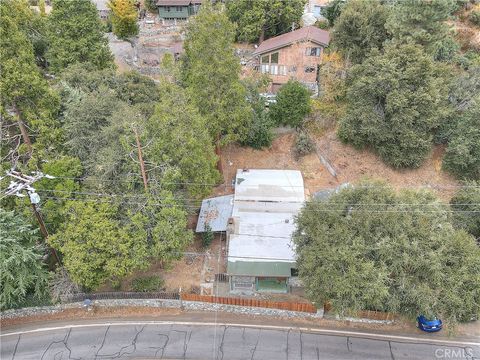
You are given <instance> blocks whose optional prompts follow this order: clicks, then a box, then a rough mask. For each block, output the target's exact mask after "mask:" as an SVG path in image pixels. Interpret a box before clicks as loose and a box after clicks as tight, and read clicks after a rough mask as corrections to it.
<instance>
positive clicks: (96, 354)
mask: <svg viewBox="0 0 480 360" xmlns="http://www.w3.org/2000/svg"><path fill="white" fill-rule="evenodd" d="M108 330H110V325H108V326H107V329H106V330H105V333H104V334H103V340H102V344H101V345H100V347H99V348H98V350H97V352H96V353H95V359H96V358H97V357H98V353H99V352H100V350H102V348H103V345H105V339H106V338H107V333H108Z"/></svg>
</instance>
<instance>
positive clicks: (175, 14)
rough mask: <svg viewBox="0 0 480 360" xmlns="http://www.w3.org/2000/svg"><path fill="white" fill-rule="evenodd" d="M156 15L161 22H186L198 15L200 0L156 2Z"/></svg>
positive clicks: (159, 0) (161, 0) (160, 0)
mask: <svg viewBox="0 0 480 360" xmlns="http://www.w3.org/2000/svg"><path fill="white" fill-rule="evenodd" d="M156 4H157V8H158V15H159V17H160V19H163V20H175V21H176V20H187V19H188V18H189V17H190V16H192V15H195V14H196V13H198V10H199V9H200V5H201V4H202V0H158V1H157V3H156Z"/></svg>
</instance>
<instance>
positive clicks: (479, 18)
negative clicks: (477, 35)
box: [468, 10, 480, 26]
mask: <svg viewBox="0 0 480 360" xmlns="http://www.w3.org/2000/svg"><path fill="white" fill-rule="evenodd" d="M468 20H470V22H471V23H472V24H473V25H475V26H480V10H474V11H472V12H471V13H470V15H468Z"/></svg>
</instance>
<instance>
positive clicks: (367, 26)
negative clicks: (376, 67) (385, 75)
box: [333, 0, 389, 63]
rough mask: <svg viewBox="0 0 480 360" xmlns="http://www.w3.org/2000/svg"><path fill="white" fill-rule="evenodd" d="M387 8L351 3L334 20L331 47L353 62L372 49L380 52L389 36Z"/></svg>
mask: <svg viewBox="0 0 480 360" xmlns="http://www.w3.org/2000/svg"><path fill="white" fill-rule="evenodd" d="M388 15H389V8H388V7H387V6H386V5H384V4H382V3H381V2H379V1H377V0H351V1H349V2H348V3H347V4H346V5H345V6H344V7H343V10H342V13H341V15H340V16H339V17H338V19H337V20H336V21H335V27H334V29H333V44H334V46H335V47H337V48H338V49H339V50H340V51H341V52H342V53H343V54H344V55H346V56H348V58H349V59H350V60H351V61H352V62H354V63H361V62H362V61H363V60H364V59H365V58H366V57H367V55H368V54H369V53H370V51H371V50H372V49H374V48H375V49H379V50H380V49H382V48H383V43H384V42H385V40H387V39H389V34H388V32H387V29H386V28H385V23H386V22H387V18H388Z"/></svg>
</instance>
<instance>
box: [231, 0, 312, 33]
mask: <svg viewBox="0 0 480 360" xmlns="http://www.w3.org/2000/svg"><path fill="white" fill-rule="evenodd" d="M305 3H306V0H289V1H284V0H255V1H252V0H227V1H226V10H227V15H228V17H229V19H230V21H232V22H233V23H235V24H236V25H237V39H238V40H240V41H248V42H255V41H257V40H259V39H260V41H263V39H264V38H269V37H272V36H276V35H280V34H283V33H285V32H288V31H290V29H291V27H292V23H295V24H296V25H297V27H298V25H299V24H300V18H301V17H302V14H303V9H304V6H305Z"/></svg>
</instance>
